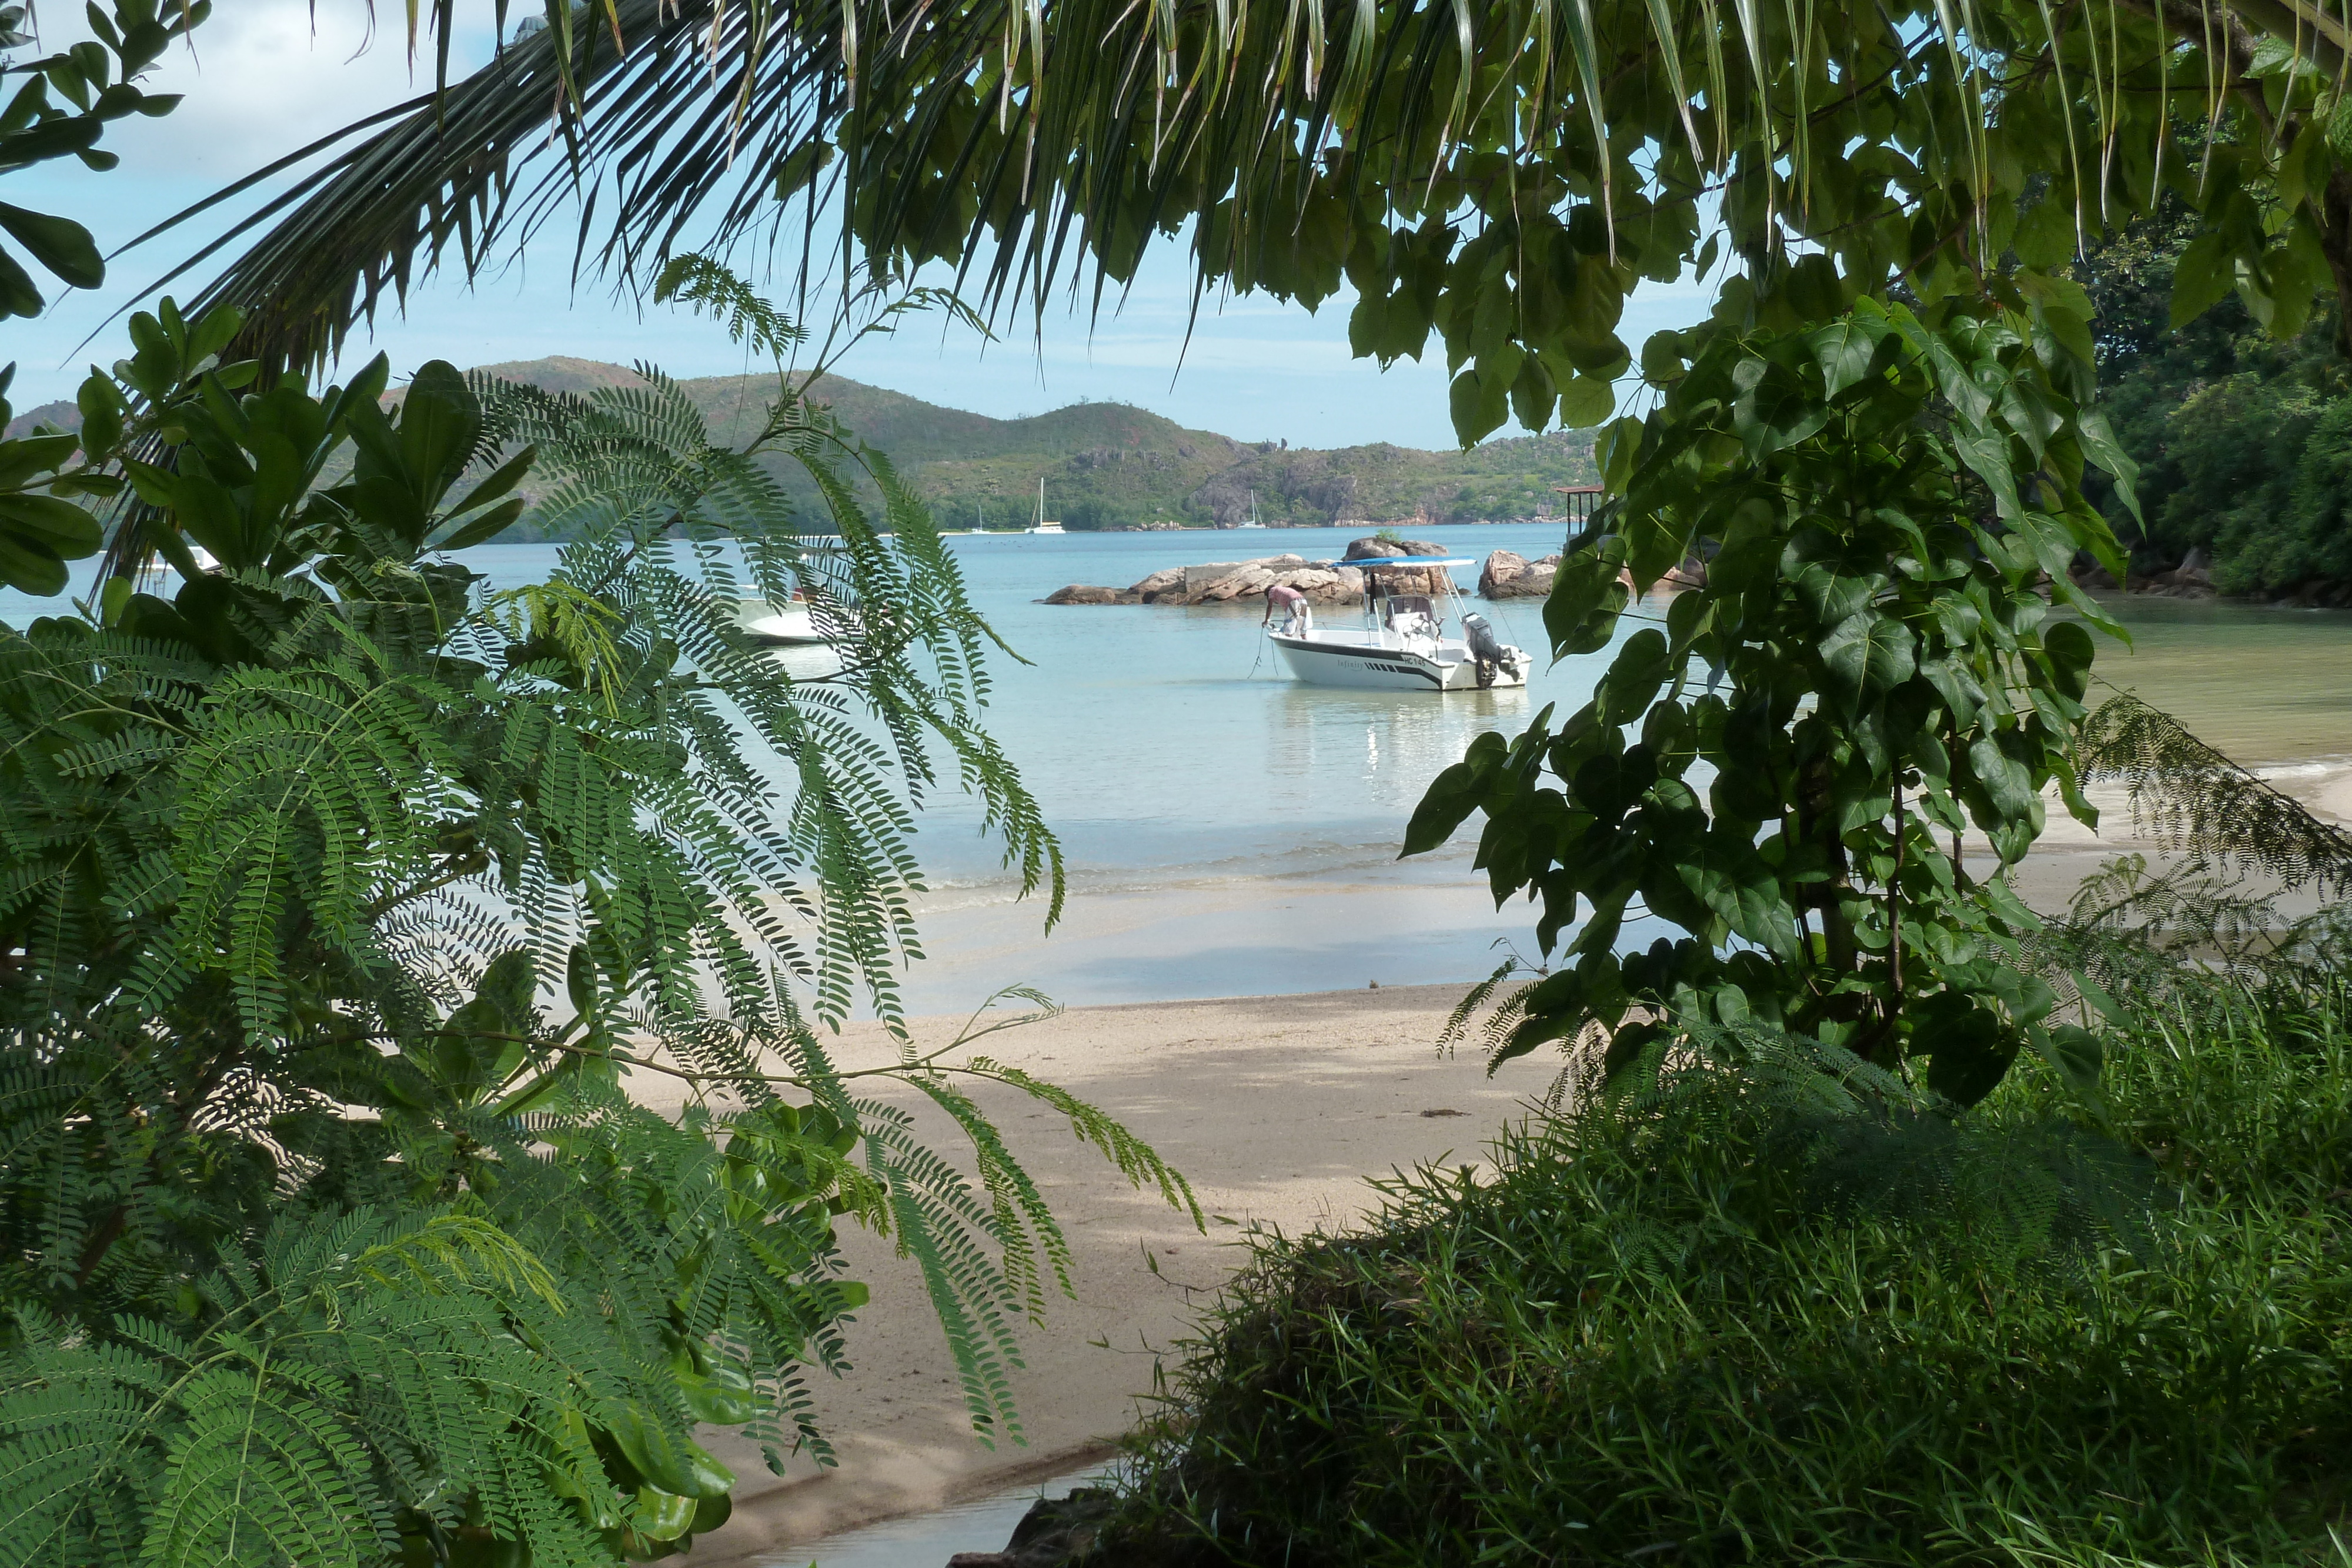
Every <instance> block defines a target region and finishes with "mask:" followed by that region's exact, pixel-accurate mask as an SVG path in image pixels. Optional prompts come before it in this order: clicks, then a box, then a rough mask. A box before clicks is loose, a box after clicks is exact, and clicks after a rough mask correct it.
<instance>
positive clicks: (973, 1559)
mask: <svg viewBox="0 0 2352 1568" xmlns="http://www.w3.org/2000/svg"><path fill="white" fill-rule="evenodd" d="M1117 1496H1118V1494H1117V1493H1115V1492H1113V1491H1111V1490H1109V1489H1108V1488H1105V1487H1080V1488H1079V1489H1078V1490H1076V1491H1074V1492H1072V1493H1071V1494H1070V1495H1069V1496H1067V1497H1065V1498H1039V1499H1038V1500H1037V1501H1036V1502H1035V1504H1034V1505H1033V1506H1032V1507H1031V1508H1030V1510H1029V1511H1028V1512H1027V1513H1026V1514H1024V1515H1023V1516H1022V1520H1021V1522H1020V1523H1019V1524H1016V1525H1014V1526H1013V1539H1012V1540H1011V1541H1009V1542H1006V1543H1005V1547H1004V1550H1003V1551H1002V1552H957V1553H956V1554H955V1555H954V1556H952V1557H950V1558H949V1559H948V1568H1074V1565H1075V1564H1077V1563H1086V1562H1089V1561H1091V1560H1092V1559H1093V1556H1094V1549H1095V1544H1096V1539H1097V1536H1098V1535H1099V1534H1100V1533H1101V1531H1102V1526H1103V1525H1104V1523H1105V1522H1106V1521H1108V1520H1109V1518H1110V1517H1111V1515H1112V1514H1113V1513H1114V1512H1115V1511H1117V1502H1116V1499H1117Z"/></svg>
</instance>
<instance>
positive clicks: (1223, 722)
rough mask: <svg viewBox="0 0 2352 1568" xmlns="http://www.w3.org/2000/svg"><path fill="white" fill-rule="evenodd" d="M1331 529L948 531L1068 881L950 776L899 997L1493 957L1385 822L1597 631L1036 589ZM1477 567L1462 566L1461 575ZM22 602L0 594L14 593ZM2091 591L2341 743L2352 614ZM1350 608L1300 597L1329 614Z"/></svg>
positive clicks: (2164, 653)
mask: <svg viewBox="0 0 2352 1568" xmlns="http://www.w3.org/2000/svg"><path fill="white" fill-rule="evenodd" d="M1349 537H1350V533H1349V531H1346V530H1340V529H1328V528H1297V529H1290V528H1268V529H1265V530H1264V531H1258V530H1251V531H1248V532H1226V533H1210V532H1184V533H1150V534H1068V535H1063V536H1060V537H1058V538H1056V537H1051V536H1031V535H1001V536H964V537H960V538H954V539H952V540H950V544H951V546H952V548H953V549H954V552H955V554H956V557H957V559H958V560H959V561H960V562H961V564H962V567H963V570H964V572H965V575H966V580H967V581H968V583H969V585H970V589H971V596H972V599H973V601H974V602H975V603H976V604H977V605H978V606H979V607H980V609H981V610H982V612H983V613H984V614H986V615H987V617H988V618H989V620H990V622H991V623H992V625H993V626H994V627H995V628H996V630H997V631H998V632H999V633H1000V634H1002V635H1003V637H1004V638H1005V640H1006V641H1007V642H1008V643H1011V644H1012V645H1013V648H1014V649H1015V650H1016V651H1017V652H1018V653H1020V654H1021V655H1023V656H1024V658H1026V659H1027V660H1029V661H1030V663H1029V664H1017V663H1014V662H1013V661H1012V660H1009V659H1003V658H999V659H998V660H997V661H996V662H995V665H994V669H993V674H994V679H995V695H994V699H993V703H992V707H991V710H990V719H989V723H990V727H991V728H992V731H993V733H994V734H995V736H996V737H997V738H998V740H999V741H1000V742H1002V743H1003V747H1004V748H1005V750H1006V752H1007V753H1008V755H1010V756H1011V757H1012V758H1013V760H1014V761H1015V763H1016V764H1017V765H1018V766H1019V767H1020V768H1021V770H1022V772H1023V775H1024V778H1025V779H1027V781H1028V783H1029V785H1030V787H1031V788H1032V789H1034V791H1035V792H1036V794H1037V797H1038V799H1039V800H1040V802H1041V804H1042V805H1043V807H1044V808H1045V816H1046V820H1047V821H1049V822H1050V823H1051V824H1052V826H1053V828H1054V829H1055V832H1056V833H1057V834H1058V835H1059V836H1060V838H1061V841H1062V844H1063V847H1064V850H1065V852H1066V855H1067V858H1068V863H1069V869H1070V875H1071V886H1072V889H1073V892H1074V894H1076V895H1077V896H1076V897H1075V898H1074V900H1073V904H1072V915H1071V918H1070V920H1069V921H1068V922H1067V924H1066V925H1065V926H1064V928H1063V929H1062V931H1061V932H1060V933H1059V934H1058V935H1056V936H1055V937H1054V938H1053V939H1052V940H1051V941H1046V940H1045V939H1044V937H1043V933H1042V930H1041V926H1042V921H1043V910H1042V907H1041V906H1040V905H1038V904H1035V903H1034V902H1033V903H1032V904H1027V905H1024V906H1020V907H1013V906H1011V898H1012V894H1013V885H1012V883H1011V880H1010V878H1009V877H1008V875H1007V874H1006V873H1005V872H1004V871H1003V868H1002V867H1001V866H999V865H998V864H996V863H995V862H994V860H993V859H992V856H991V855H990V854H989V853H988V852H987V849H986V844H985V842H984V841H983V840H982V838H981V837H980V835H979V833H978V831H977V829H978V818H977V814H976V812H975V811H974V810H972V808H971V805H970V804H969V802H967V801H965V800H962V799H961V798H960V797H956V796H953V795H950V796H948V797H945V798H943V799H941V800H938V801H936V802H935V803H934V804H933V805H932V806H931V807H930V808H929V810H927V811H926V812H925V814H924V816H923V818H922V831H921V835H920V841H919V845H918V848H919V852H920V854H921V856H922V858H923V862H924V864H925V866H926V868H927V869H928V871H929V874H930V878H931V884H932V887H933V889H934V892H933V894H931V896H930V897H929V899H928V900H927V902H926V906H925V925H926V931H927V937H928V943H927V945H928V946H929V951H930V953H931V955H932V958H931V960H930V961H929V963H927V964H925V965H922V966H919V967H917V969H916V971H915V972H914V973H913V974H912V975H911V976H910V977H909V983H908V995H907V1001H908V1006H909V1008H910V1009H912V1010H915V1011H927V1010H952V1009H962V1008H968V1007H970V1006H971V1005H973V1004H974V1003H976V1002H977V1001H978V1000H979V998H981V997H982V996H984V995H986V994H987V993H988V992H989V991H990V990H992V989H993V988H995V987H997V986H1000V985H1004V984H1009V983H1012V982H1013V981H1016V980H1018V981H1024V982H1028V983H1035V984H1041V985H1043V986H1045V988H1046V989H1048V990H1049V991H1051V992H1052V993H1054V994H1055V996H1057V997H1059V998H1061V999H1063V1000H1064V1001H1066V1002H1072V1003H1098V1002H1118V1001H1139V1000H1144V999H1150V998H1180V997H1202V996H1220V995H1255V994H1270V993H1275V992H1289V991H1307V990H1318V989H1326V988H1339V987H1357V986H1362V985H1364V984H1366V983H1367V982H1368V981H1370V980H1372V979H1380V980H1381V981H1383V982H1384V983H1409V982H1414V981H1422V980H1449V979H1458V978H1461V977H1465V976H1468V975H1472V974H1475V973H1481V972H1484V971H1485V970H1486V968H1488V967H1492V965H1493V963H1494V962H1495V961H1496V960H1495V958H1494V956H1492V953H1491V951H1490V949H1491V947H1492V945H1493V944H1494V943H1495V942H1496V940H1497V939H1498V938H1499V939H1510V938H1518V939H1524V937H1525V936H1526V934H1527V932H1528V927H1529V925H1530V924H1531V923H1530V921H1529V920H1528V917H1527V915H1526V912H1525V910H1524V907H1523V906H1519V905H1513V906H1512V907H1511V908H1509V909H1507V910H1506V911H1504V912H1502V913H1501V914H1496V912H1495V911H1494V910H1493V908H1492V905H1491V901H1490V900H1489V899H1488V898H1487V897H1486V894H1485V893H1484V891H1483V888H1482V886H1481V882H1482V879H1481V878H1479V877H1478V876H1477V875H1476V873H1475V872H1473V871H1472V870H1471V868H1470V865H1469V858H1470V849H1469V845H1468V843H1467V842H1466V841H1465V842H1462V843H1458V844H1456V845H1454V846H1449V847H1448V849H1446V850H1444V851H1442V852H1438V853H1436V854H1434V855H1431V856H1427V857H1423V858H1420V859H1416V860H1415V861H1412V862H1403V863H1402V864H1400V863H1398V862H1397V860H1396V852H1397V846H1398V843H1399V841H1400V840H1401V837H1402V832H1403V829H1404V824H1405V821H1406V820H1407V818H1408V817H1410V816H1411V814H1412V808H1413V806H1414V804H1415V803H1416V802H1417V801H1418V800H1420V799H1421V796H1422V793H1423V790H1424V789H1426V788H1427V787H1428V785H1429V782H1430V780H1431V779H1433V778H1434V777H1435V775H1436V774H1437V772H1438V771H1439V770H1440V769H1441V768H1444V767H1445V766H1446V765H1448V764H1449V763H1452V762H1454V761H1455V760H1457V759H1458V758H1460V757H1461V755H1462V753H1463V750H1464V748H1465V747H1466V746H1467V745H1468V744H1469V742H1470V741H1471V739H1472V738H1473V737H1475V735H1476V734H1477V733H1478V732H1479V731H1481V730H1484V729H1499V730H1502V731H1504V732H1505V733H1506V734H1515V733H1517V731H1518V730H1519V729H1520V728H1521V727H1524V726H1525V725H1526V724H1527V723H1528V721H1529V720H1530V719H1531V718H1532V717H1533V716H1535V715H1536V714H1537V713H1538V712H1539V711H1540V710H1541V709H1542V708H1543V707H1544V706H1546V705H1547V704H1557V705H1559V712H1560V713H1561V714H1565V713H1566V712H1568V711H1570V710H1571V709H1573V708H1574V707H1575V706H1578V705H1580V704H1581V703H1582V702H1584V701H1585V700H1586V698H1587V697H1588V696H1589V695H1591V687H1592V685H1593V683H1594V681H1595V680H1596V679H1597V678H1598V677H1599V675H1600V674H1601V672H1602V671H1603V670H1604V669H1605V668H1606V667H1607V664H1608V660H1609V657H1610V654H1609V653H1608V652H1607V651H1604V652H1602V653H1594V654H1588V655H1584V656H1581V657H1579V658H1572V659H1568V660H1564V661H1562V662H1561V663H1560V664H1557V665H1552V666H1549V667H1539V668H1538V670H1537V672H1536V674H1535V675H1534V677H1533V679H1532V680H1531V682H1530V684H1529V685H1528V687H1527V688H1526V689H1524V690H1518V691H1496V692H1457V693H1450V694H1446V695H1434V694H1419V693H1415V694H1394V695H1390V694H1381V693H1369V692H1350V691H1339V690H1332V689H1327V688H1320V687H1313V686H1302V685H1297V684H1295V683H1293V682H1291V681H1289V680H1287V679H1285V678H1282V676H1281V675H1280V674H1278V672H1277V671H1276V669H1275V668H1274V662H1273V658H1272V655H1271V654H1270V653H1267V652H1266V651H1265V642H1264V640H1263V638H1262V637H1261V636H1260V635H1259V632H1258V622H1259V610H1258V608H1257V607H1255V606H1244V607H1228V606H1216V607H1210V606H1203V607H1199V608H1194V609H1163V608H1160V607H1159V606H1149V605H1146V606H1099V607H1097V606H1054V605H1046V604H1042V603H1040V602H1038V601H1040V600H1042V599H1043V598H1044V597H1045V595H1046V594H1047V593H1049V592H1051V591H1054V590H1055V589H1056V588H1059V587H1061V586H1063V585H1064V584H1066V583H1071V582H1087V583H1101V584H1107V585H1109V586H1111V587H1122V588H1123V587H1125V586H1127V585H1128V584H1129V583H1132V582H1135V581H1137V580H1139V579H1141V578H1143V577H1144V576H1146V575H1148V574H1149V573H1150V572H1151V571H1153V570H1157V569H1159V568H1160V567H1164V566H1175V565H1184V564H1190V563H1198V562H1202V561H1208V560H1219V559H1225V560H1237V559H1247V558H1249V557H1252V556H1264V555H1276V554H1281V553H1284V552H1291V553H1296V554H1298V555H1302V556H1305V557H1307V558H1308V559H1327V558H1329V557H1332V556H1336V555H1338V554H1339V553H1340V552H1341V551H1342V550H1343V549H1345V548H1346V545H1347V541H1348V539H1349ZM1426 537H1428V538H1432V539H1433V540H1434V541H1436V542H1438V543H1440V544H1442V545H1444V547H1445V548H1446V549H1447V550H1448V552H1449V553H1451V554H1453V555H1455V556H1462V557H1468V558H1472V559H1483V558H1484V556H1485V555H1486V552H1487V551H1489V550H1493V549H1514V550H1517V551H1518V552H1520V553H1521V554H1523V555H1526V556H1529V557H1534V556H1538V555H1543V554H1547V553H1549V552H1551V551H1554V550H1557V549H1559V548H1560V544H1561V541H1562V526H1561V525H1559V524H1552V523H1544V524H1497V525H1486V526H1478V527H1469V528H1432V529H1428V530H1426ZM554 556H555V547H553V546H547V545H517V546H490V547H487V548H485V549H478V550H474V551H471V552H468V555H467V559H468V561H469V562H470V563H471V564H473V565H474V566H475V567H476V568H477V570H481V571H484V572H486V573H487V574H488V575H489V576H490V578H491V579H492V580H494V581H496V582H500V583H509V582H515V581H522V580H530V579H531V578H533V577H536V576H538V575H541V574H542V573H544V572H545V570H547V568H548V567H549V566H551V564H552V562H553V560H554ZM1475 575H1476V574H1475V570H1471V569H1465V570H1459V571H1457V572H1456V574H1455V576H1456V579H1457V580H1458V581H1460V582H1461V583H1462V584H1463V585H1464V586H1465V588H1467V587H1468V586H1470V585H1471V584H1472V583H1473V582H1475ZM39 608H40V607H38V606H37V605H36V604H34V603H33V602H32V601H26V600H24V599H23V598H21V596H14V595H8V594H5V593H0V616H5V618H7V619H9V620H12V621H17V622H21V621H22V620H23V619H25V618H26V616H27V615H29V614H31V613H36V612H38V609H39ZM2109 608H2110V610H2111V612H2113V613H2114V614H2115V615H2116V618H2117V619H2118V620H2120V621H2121V622H2123V623H2124V624H2125V625H2126V628H2127V629H2128V631H2129V632H2130V633H2131V637H2132V646H2131V647H2130V648H2129V649H2128V650H2126V649H2124V648H2122V647H2120V646H2116V645H2112V644H2110V645H2106V646H2103V647H2102V648H2101V650H2100V655H2099V660H2098V664H2097V666H2096V673H2097V674H2098V675H2099V676H2100V677H2101V678H2102V679H2104V680H2105V681H2108V682H2110V683H2113V684H2114V685H2118V686H2121V687H2126V688H2128V689H2133V690H2137V691H2138V692H2139V693H2140V695H2143V696H2145V697H2146V698H2147V700H2148V701H2150V702H2153V703H2155V704H2156V705H2158V706H2161V707H2165V708H2168V709H2169V710H2171V711H2173V712H2174V713H2176V714H2178V715H2179V716H2180V717H2181V718H2182V719H2183V720H2185V721H2186V722H2187V723H2188V724H2189V727H2190V728H2191V729H2193V730H2195V731H2196V732H2197V733H2198V734H2200V735H2201V736H2203V737H2205V738H2206V739H2208V740H2210V742H2212V743H2213V744H2214V745H2216V746H2218V747H2221V749H2223V750H2224V751H2226V752H2229V753H2230V754H2231V755H2233V756H2235V757H2238V758H2241V759H2242V760H2245V761H2248V762H2252V763H2257V764H2269V765H2275V764H2281V763H2288V762H2294V761H2298V760H2305V759H2313V758H2352V613H2347V612H2336V611H2302V610H2285V609H2274V608H2267V607H2252V606H2245V605H2232V604H2218V603H2202V604H2197V603H2188V602H2184V601H2174V600H2164V599H2153V598H2147V597H2133V596H2121V595H2118V596H2116V597H2114V598H2113V599H2111V600H2110V601H2109ZM1480 609H1481V610H1482V611H1483V612H1484V613H1486V615H1487V616H1488V617H1489V619H1491V620H1492V621H1493V622H1495V623H1496V628H1497V630H1498V631H1499V632H1501V633H1502V635H1503V637H1504V639H1505V640H1506V641H1507V642H1513V643H1518V644H1519V645H1520V646H1522V647H1525V648H1529V649H1539V648H1540V647H1541V646H1542V643H1543V634H1542V614H1541V605H1540V602H1539V601H1528V600H1520V601H1508V602H1505V603H1502V604H1495V605H1481V606H1480ZM1652 613H1654V611H1653V612H1652ZM1353 615H1354V612H1352V611H1351V610H1350V609H1349V608H1347V607H1344V606H1323V607H1318V621H1319V622H1320V623H1322V624H1326V625H1330V624H1344V623H1350V622H1352V619H1353ZM1632 630H1633V627H1632V626H1630V625H1629V626H1628V627H1627V628H1626V629H1625V632H1624V633H1622V634H1630V632H1631V631H1632ZM792 657H793V658H794V659H798V660H806V659H809V658H812V657H814V658H816V659H820V660H821V659H822V658H823V657H824V655H823V653H814V654H811V653H798V654H794V655H792ZM1633 935H1635V934H1633V933H1629V936H1633ZM1641 935H1642V939H1643V940H1646V939H1647V935H1646V934H1641Z"/></svg>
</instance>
